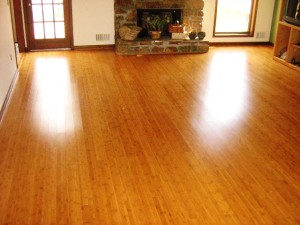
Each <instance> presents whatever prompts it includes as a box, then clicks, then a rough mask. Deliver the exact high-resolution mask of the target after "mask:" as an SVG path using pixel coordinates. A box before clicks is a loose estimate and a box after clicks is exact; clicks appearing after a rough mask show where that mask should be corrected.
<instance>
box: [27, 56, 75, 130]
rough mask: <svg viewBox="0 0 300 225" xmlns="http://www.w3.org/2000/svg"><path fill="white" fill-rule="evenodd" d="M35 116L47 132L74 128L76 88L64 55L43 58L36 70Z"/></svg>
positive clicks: (37, 62)
mask: <svg viewBox="0 0 300 225" xmlns="http://www.w3.org/2000/svg"><path fill="white" fill-rule="evenodd" d="M34 90H35V91H36V92H35V102H34V104H33V105H34V107H35V114H36V116H35V118H36V119H37V121H36V123H37V124H38V126H39V128H40V130H42V131H43V132H46V133H66V132H68V131H70V130H72V129H74V120H73V119H72V116H73V114H72V103H73V99H72V89H71V83H70V74H69V68H68V62H67V60H66V59H64V58H42V57H41V58H39V59H37V60H36V61H35V73H34Z"/></svg>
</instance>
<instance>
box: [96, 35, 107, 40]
mask: <svg viewBox="0 0 300 225" xmlns="http://www.w3.org/2000/svg"><path fill="white" fill-rule="evenodd" d="M109 39H110V34H96V41H109Z"/></svg>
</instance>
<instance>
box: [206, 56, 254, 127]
mask: <svg viewBox="0 0 300 225" xmlns="http://www.w3.org/2000/svg"><path fill="white" fill-rule="evenodd" d="M246 61H247V56H246V55H245V54H244V53H228V52H226V53H219V54H215V55H214V57H213V59H212V62H211V66H210V68H211V73H210V75H209V78H208V83H207V90H206V94H205V98H204V103H205V108H204V117H203V118H204V120H206V121H208V122H213V123H219V124H220V123H221V124H223V125H227V126H230V125H231V124H232V123H234V122H236V121H238V120H239V118H241V117H242V116H243V112H244V107H245V105H246V104H247V91H248V86H247V73H246V71H247V68H246V67H247V63H246Z"/></svg>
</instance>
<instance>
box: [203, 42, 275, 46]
mask: <svg viewBox="0 0 300 225" xmlns="http://www.w3.org/2000/svg"><path fill="white" fill-rule="evenodd" d="M258 45H270V46H272V43H271V42H209V46H258Z"/></svg>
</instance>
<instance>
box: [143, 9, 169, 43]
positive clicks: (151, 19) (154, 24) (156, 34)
mask: <svg viewBox="0 0 300 225" xmlns="http://www.w3.org/2000/svg"><path fill="white" fill-rule="evenodd" d="M166 23H167V21H166V19H165V18H161V17H160V16H158V15H151V16H148V17H147V18H146V21H145V25H146V27H147V29H148V33H149V35H150V36H151V38H152V39H159V38H160V36H161V32H162V31H163V29H164V27H165V25H166Z"/></svg>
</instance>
